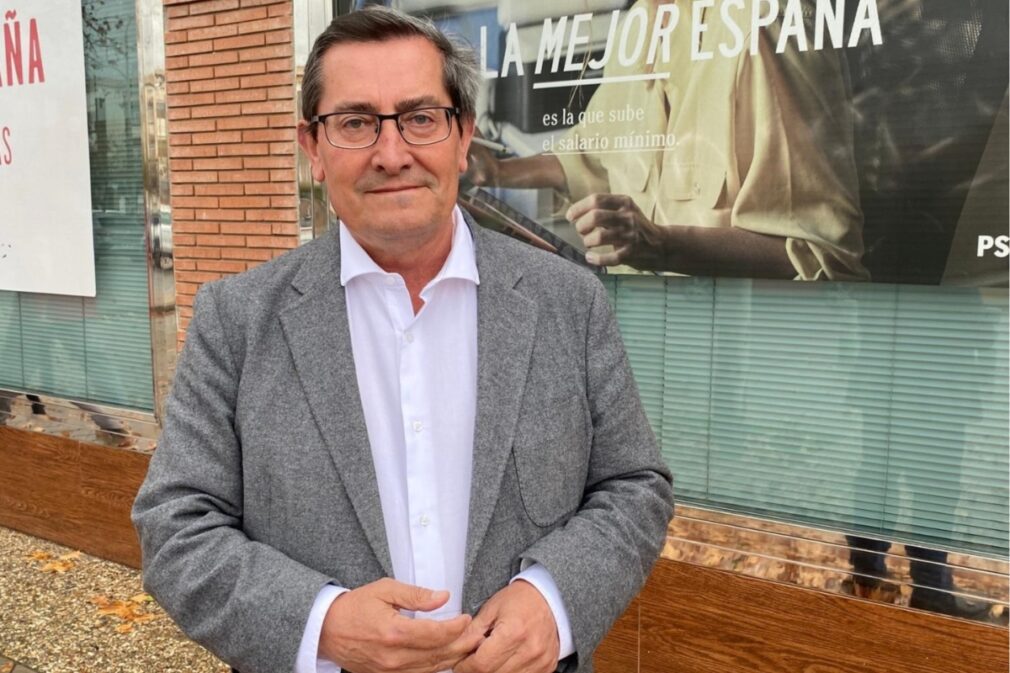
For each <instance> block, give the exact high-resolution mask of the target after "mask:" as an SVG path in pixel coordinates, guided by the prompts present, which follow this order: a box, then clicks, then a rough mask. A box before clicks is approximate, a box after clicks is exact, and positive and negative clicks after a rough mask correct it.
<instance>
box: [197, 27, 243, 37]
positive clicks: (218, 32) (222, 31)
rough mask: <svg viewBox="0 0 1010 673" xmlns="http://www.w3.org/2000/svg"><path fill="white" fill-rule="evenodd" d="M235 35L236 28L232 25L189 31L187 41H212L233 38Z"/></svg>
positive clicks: (236, 32) (236, 33)
mask: <svg viewBox="0 0 1010 673" xmlns="http://www.w3.org/2000/svg"><path fill="white" fill-rule="evenodd" d="M235 35H238V27H237V26H234V25H228V26H210V27H208V28H194V29H193V30H191V31H189V39H191V40H213V39H216V38H219V37H233V36H235Z"/></svg>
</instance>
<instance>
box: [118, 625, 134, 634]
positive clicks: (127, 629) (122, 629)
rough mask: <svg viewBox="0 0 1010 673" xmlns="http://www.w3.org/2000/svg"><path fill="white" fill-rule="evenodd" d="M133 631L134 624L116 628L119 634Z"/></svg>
mask: <svg viewBox="0 0 1010 673" xmlns="http://www.w3.org/2000/svg"><path fill="white" fill-rule="evenodd" d="M130 631H133V624H120V625H119V626H117V627H116V632H117V633H129V632H130Z"/></svg>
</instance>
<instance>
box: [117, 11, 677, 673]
mask: <svg viewBox="0 0 1010 673" xmlns="http://www.w3.org/2000/svg"><path fill="white" fill-rule="evenodd" d="M477 79H478V74H477V70H476V68H475V65H474V63H473V59H472V57H470V56H468V55H467V54H464V53H463V52H461V51H460V49H459V48H457V47H455V46H454V45H453V44H452V43H451V42H450V41H448V40H447V39H446V38H445V37H444V36H443V35H442V34H441V33H439V32H438V31H437V30H436V29H434V28H433V27H432V26H431V25H430V24H428V23H424V22H421V21H418V20H416V19H412V18H410V17H408V16H405V15H403V14H400V13H398V12H395V11H392V10H387V9H382V8H370V9H369V10H365V11H361V12H357V13H353V14H351V15H348V16H344V17H340V18H338V19H336V20H335V21H334V22H333V24H332V25H331V26H330V27H329V28H328V29H327V30H326V31H325V32H324V33H323V35H321V36H320V38H319V39H318V40H317V42H316V45H315V46H314V48H313V51H312V54H311V55H310V57H309V60H308V62H307V64H306V70H305V77H304V84H303V110H302V112H303V116H304V118H305V121H303V122H302V124H301V128H300V142H301V143H302V145H303V147H304V148H305V150H306V151H307V153H308V155H309V157H310V158H311V162H312V170H313V174H314V176H315V178H316V179H318V180H320V181H322V182H324V183H325V184H326V186H327V189H328V191H329V194H330V197H331V201H332V203H333V204H334V206H335V208H336V210H337V211H338V213H339V215H340V220H341V225H340V227H339V230H338V231H334V232H330V234H328V235H326V236H323V237H322V238H320V239H319V240H317V241H315V242H313V243H310V244H308V245H306V246H304V247H302V248H300V249H298V250H296V251H294V252H292V253H290V254H288V255H286V256H284V257H282V258H280V259H278V260H276V261H274V262H271V263H269V264H265V265H263V266H261V267H259V268H257V269H255V270H253V271H250V272H248V273H246V274H242V275H240V276H237V277H233V278H230V279H227V280H224V281H221V282H218V283H212V284H210V285H208V286H205V287H204V288H203V289H202V290H201V292H200V293H199V294H198V296H197V301H196V303H195V307H194V317H193V321H192V324H191V325H190V330H189V334H188V336H187V341H186V347H185V350H184V352H183V355H182V357H181V359H180V362H179V367H178V371H177V374H176V380H175V384H174V387H173V391H172V397H171V401H170V403H169V407H168V413H167V416H166V421H165V428H164V433H163V435H162V439H161V441H160V443H159V447H158V450H157V451H156V453H155V457H154V458H153V460H152V463H151V468H150V472H149V474H148V478H147V480H146V482H145V484H144V486H143V488H142V489H141V492H140V494H139V495H138V498H137V501H136V505H135V508H134V520H135V522H136V525H137V529H138V532H139V533H140V537H141V543H142V547H143V553H144V577H145V586H146V587H147V588H148V590H149V591H150V592H151V593H152V594H153V595H154V596H155V597H156V598H157V599H158V601H159V602H160V603H161V604H162V605H163V606H164V608H165V609H166V611H168V612H169V614H171V615H172V616H173V618H174V619H175V620H176V621H177V622H178V623H179V624H180V626H181V627H182V628H183V630H184V631H185V632H186V633H187V634H188V635H189V636H191V637H192V638H194V639H195V640H197V641H199V642H201V643H203V644H205V645H206V646H207V647H209V648H210V649H211V650H212V651H214V652H215V653H216V654H218V655H219V656H220V657H222V658H223V659H225V660H226V661H228V662H229V663H231V664H232V665H233V666H235V667H236V668H238V669H240V670H241V671H243V673H275V672H277V671H290V670H296V671H298V672H299V673H302V672H304V671H317V670H318V671H333V670H340V669H347V670H350V671H354V672H355V673H371V672H378V671H398V672H412V673H433V672H435V671H445V670H449V669H452V670H454V671H456V672H457V673H484V672H490V671H499V672H501V673H517V672H519V671H522V672H523V673H540V672H545V671H552V670H555V669H556V668H559V669H561V670H565V671H576V670H578V671H590V670H592V652H593V650H594V648H595V647H596V646H597V644H598V643H599V641H600V640H601V639H602V637H603V636H604V635H605V634H606V632H607V630H608V629H609V627H610V625H611V623H612V622H613V620H614V619H616V618H617V616H618V615H619V614H620V613H621V611H622V610H623V609H624V607H625V606H626V604H627V603H628V602H629V601H630V600H631V598H632V597H633V595H634V594H635V593H636V592H637V591H638V589H639V588H640V586H641V584H642V583H643V581H644V580H645V577H646V576H647V574H648V572H649V569H650V567H651V565H652V563H653V561H654V560H655V558H656V556H657V555H658V552H659V550H660V547H661V545H662V542H663V540H664V537H665V535H664V534H665V531H666V526H667V523H668V521H669V518H670V516H671V514H672V509H671V507H672V499H671V490H670V484H669V478H670V477H669V473H668V472H667V470H666V468H665V467H664V466H663V464H662V461H661V459H660V457H659V453H658V449H657V446H656V442H655V438H654V436H653V435H652V433H651V431H650V429H649V427H648V424H647V422H646V419H645V416H644V414H643V411H642V408H641V404H640V402H639V398H638V394H637V390H636V388H635V385H634V382H633V380H632V378H631V375H630V372H629V369H628V364H627V360H626V358H625V355H624V351H623V347H622V346H621V343H620V339H619V336H618V333H617V330H616V327H615V323H614V319H613V316H612V315H611V313H610V311H609V309H608V306H607V301H606V295H605V293H604V291H603V288H602V286H601V285H600V284H599V282H598V281H597V280H596V279H595V278H594V277H593V276H591V275H590V274H587V273H585V272H584V271H581V270H579V269H577V268H576V267H575V266H574V265H571V264H568V263H567V262H565V261H563V260H560V259H558V258H556V257H553V256H550V255H546V254H544V253H542V252H540V251H537V250H533V249H531V248H529V247H527V246H524V245H522V244H520V243H517V242H515V241H511V240H509V239H506V238H504V237H501V236H498V235H496V234H493V233H491V232H486V231H483V230H481V229H480V228H478V227H475V226H474V225H473V224H472V222H470V221H468V220H466V219H464V217H463V216H462V214H461V212H460V211H459V209H458V208H456V206H455V199H456V195H457V179H458V176H459V174H460V173H461V172H462V171H463V170H465V168H466V156H467V148H468V145H469V142H470V138H471V136H472V134H473V127H474V98H475V94H476V82H477ZM389 122H391V123H389Z"/></svg>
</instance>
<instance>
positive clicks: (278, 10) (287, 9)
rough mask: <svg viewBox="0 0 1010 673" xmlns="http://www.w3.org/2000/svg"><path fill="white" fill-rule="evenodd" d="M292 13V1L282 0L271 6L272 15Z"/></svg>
mask: <svg viewBox="0 0 1010 673" xmlns="http://www.w3.org/2000/svg"><path fill="white" fill-rule="evenodd" d="M290 14H291V3H290V2H282V3H280V4H277V5H273V6H272V7H270V16H288V15H290Z"/></svg>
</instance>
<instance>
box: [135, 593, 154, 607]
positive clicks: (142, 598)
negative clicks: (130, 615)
mask: <svg viewBox="0 0 1010 673" xmlns="http://www.w3.org/2000/svg"><path fill="white" fill-rule="evenodd" d="M130 602H131V603H137V604H138V605H142V604H144V603H152V602H154V599H153V598H151V594H137V595H136V596H134V597H132V598H131V599H130Z"/></svg>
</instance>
